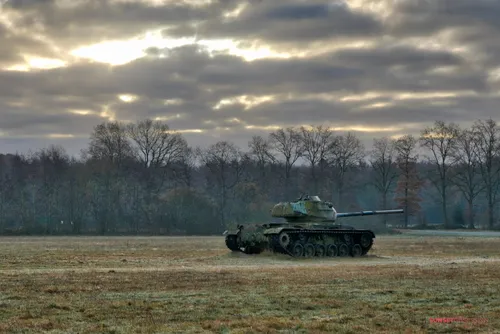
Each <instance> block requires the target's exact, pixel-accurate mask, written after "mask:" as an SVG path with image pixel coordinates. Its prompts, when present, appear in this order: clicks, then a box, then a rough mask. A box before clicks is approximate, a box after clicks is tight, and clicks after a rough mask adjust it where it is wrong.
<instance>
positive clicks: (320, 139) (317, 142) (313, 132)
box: [300, 125, 333, 193]
mask: <svg viewBox="0 0 500 334" xmlns="http://www.w3.org/2000/svg"><path fill="white" fill-rule="evenodd" d="M300 135H301V144H302V150H301V151H302V156H303V158H304V159H305V160H306V161H307V162H309V166H310V170H311V178H312V182H313V190H314V193H317V192H318V191H319V189H318V171H317V167H318V166H319V167H320V169H321V170H320V177H321V175H322V172H323V168H324V166H325V164H326V161H327V158H328V154H329V149H330V148H331V143H332V140H333V132H332V131H331V130H330V129H329V128H328V127H325V126H323V125H318V126H311V127H310V128H309V129H308V128H306V127H304V126H302V127H301V128H300Z"/></svg>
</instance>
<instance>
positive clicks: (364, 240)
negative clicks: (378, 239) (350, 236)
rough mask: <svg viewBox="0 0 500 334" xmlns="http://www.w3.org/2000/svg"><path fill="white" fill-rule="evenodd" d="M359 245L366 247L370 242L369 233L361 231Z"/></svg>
mask: <svg viewBox="0 0 500 334" xmlns="http://www.w3.org/2000/svg"><path fill="white" fill-rule="evenodd" d="M360 244H361V247H363V248H368V247H370V245H371V244H372V236H371V235H370V234H369V233H363V234H362V235H361V240H360Z"/></svg>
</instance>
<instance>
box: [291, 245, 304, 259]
mask: <svg viewBox="0 0 500 334" xmlns="http://www.w3.org/2000/svg"><path fill="white" fill-rule="evenodd" d="M292 254H293V256H294V257H301V256H303V255H304V246H302V245H301V244H300V243H298V242H297V243H295V245H293V247H292Z"/></svg>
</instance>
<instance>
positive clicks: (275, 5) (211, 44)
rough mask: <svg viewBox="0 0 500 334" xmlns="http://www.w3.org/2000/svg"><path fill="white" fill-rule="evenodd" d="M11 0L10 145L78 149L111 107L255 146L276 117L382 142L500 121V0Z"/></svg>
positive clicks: (4, 99)
mask: <svg viewBox="0 0 500 334" xmlns="http://www.w3.org/2000/svg"><path fill="white" fill-rule="evenodd" d="M0 3H2V5H1V6H2V7H1V8H0V120H1V121H0V149H1V150H2V151H9V152H14V151H26V150H27V149H29V148H32V149H36V148H39V147H42V146H45V145H48V144H51V143H56V144H62V145H64V146H65V147H66V148H67V149H68V150H69V151H72V152H78V150H79V149H80V148H83V147H84V146H85V145H86V143H87V140H88V137H89V134H90V132H91V131H92V128H93V127H94V126H95V125H97V124H99V123H101V122H104V121H107V120H112V119H116V120H120V121H124V122H128V121H135V120H138V119H144V118H146V117H148V118H153V119H154V118H159V119H163V120H165V121H166V122H168V124H169V125H170V127H171V128H172V129H175V130H197V131H198V132H197V133H189V132H186V134H185V136H186V138H187V139H188V141H190V143H191V144H192V145H206V144H207V143H214V142H216V141H217V140H221V139H228V140H232V141H235V142H236V143H237V144H238V145H240V146H241V147H243V148H244V147H246V143H247V141H248V140H249V139H250V138H251V136H252V135H254V134H264V135H265V134H267V133H268V132H269V129H270V127H272V126H282V127H286V126H294V125H303V124H310V125H314V124H320V123H322V124H328V125H330V126H332V127H335V128H340V129H345V130H349V129H351V128H352V129H357V130H360V129H362V130H364V131H363V132H361V133H357V134H358V135H359V136H360V137H361V138H362V139H363V140H364V141H365V142H366V143H367V144H368V145H369V143H370V142H371V140H372V138H374V137H381V136H391V135H399V134H403V133H414V134H416V133H418V132H419V130H420V129H421V128H423V127H424V126H426V125H430V124H431V123H432V122H433V121H434V120H445V121H453V122H457V123H460V124H463V125H464V126H468V125H469V124H470V123H471V122H472V121H474V120H475V119H477V118H482V119H484V118H489V117H491V118H493V119H496V120H500V116H499V115H500V113H499V111H498V105H499V102H500V101H499V99H500V98H499V97H500V94H499V78H500V47H499V46H500V37H498V36H500V23H499V22H500V20H498V17H499V15H500V2H499V1H489V0H475V1H468V0H433V1H427V0H392V1H390V0H372V1H369V0H368V1H361V0H351V1H344V2H342V1H298V0H297V1H296V0H293V1H292V0H289V1H259V0H248V1H237V0H220V1H202V0H200V1H180V0H177V1H146V0H144V1H105V0H87V1H85V0H59V1H58V0H44V1H41V0H9V1H2V2H0ZM151 32H155V33H156V36H157V39H156V40H151V42H150V43H149V44H145V43H142V44H137V45H135V46H128V47H123V45H122V46H116V47H113V46H111V47H109V48H107V49H104V51H100V54H99V53H97V52H96V51H94V53H92V52H91V51H89V52H87V54H86V55H85V57H84V56H82V55H81V53H78V52H75V50H79V49H81V48H82V47H88V46H92V45H95V44H99V43H104V42H109V41H126V40H130V39H133V38H136V37H140V36H143V35H144V34H147V33H151ZM140 51H143V54H140V53H138V52H140ZM103 52H104V53H105V54H104V56H105V59H107V60H108V61H107V62H105V61H102V60H101V59H102V56H103ZM133 53H137V56H136V57H132V56H131V58H130V59H129V60H130V61H122V62H120V63H119V64H118V63H116V62H115V63H113V59H114V57H116V58H117V59H118V58H119V57H123V56H124V55H125V56H126V55H127V54H133ZM96 59H97V60H96ZM200 130H201V131H200Z"/></svg>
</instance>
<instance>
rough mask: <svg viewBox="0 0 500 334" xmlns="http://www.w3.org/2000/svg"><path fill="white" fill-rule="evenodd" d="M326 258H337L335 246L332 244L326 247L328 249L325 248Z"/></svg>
mask: <svg viewBox="0 0 500 334" xmlns="http://www.w3.org/2000/svg"><path fill="white" fill-rule="evenodd" d="M326 256H330V257H334V256H337V246H335V245H334V244H331V245H328V247H327V248H326Z"/></svg>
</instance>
